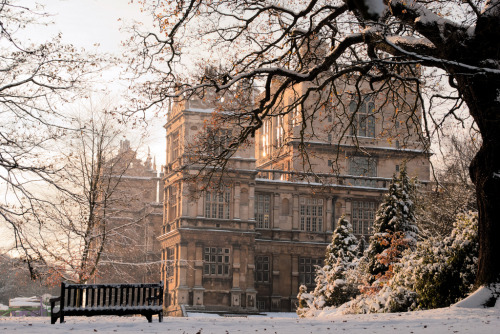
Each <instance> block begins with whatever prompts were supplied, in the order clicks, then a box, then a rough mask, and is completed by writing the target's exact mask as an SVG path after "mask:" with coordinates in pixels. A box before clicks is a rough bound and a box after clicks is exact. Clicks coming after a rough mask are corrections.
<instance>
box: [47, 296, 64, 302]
mask: <svg viewBox="0 0 500 334" xmlns="http://www.w3.org/2000/svg"><path fill="white" fill-rule="evenodd" d="M49 301H50V302H51V303H55V302H60V301H61V296H59V297H54V298H50V299H49Z"/></svg>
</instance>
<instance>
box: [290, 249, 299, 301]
mask: <svg viewBox="0 0 500 334" xmlns="http://www.w3.org/2000/svg"><path fill="white" fill-rule="evenodd" d="M291 261H292V262H291V263H292V266H291V267H292V291H291V296H290V297H292V298H296V297H297V294H298V293H299V256H298V255H291Z"/></svg>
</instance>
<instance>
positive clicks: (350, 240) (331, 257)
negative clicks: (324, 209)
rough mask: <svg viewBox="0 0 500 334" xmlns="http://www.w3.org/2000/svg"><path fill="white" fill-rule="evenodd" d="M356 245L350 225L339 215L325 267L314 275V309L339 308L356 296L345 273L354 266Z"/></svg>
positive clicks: (353, 286) (328, 248) (326, 256)
mask: <svg viewBox="0 0 500 334" xmlns="http://www.w3.org/2000/svg"><path fill="white" fill-rule="evenodd" d="M357 244H358V242H357V239H356V237H355V236H354V234H352V227H351V224H350V223H349V222H348V221H347V220H346V219H345V218H344V217H343V216H342V217H341V218H340V219H339V221H338V224H337V228H336V229H335V231H334V232H333V236H332V242H331V243H330V244H329V245H328V247H327V249H326V254H325V264H324V266H323V267H322V268H318V270H317V272H316V288H315V290H314V292H313V296H314V302H313V304H314V307H315V308H319V309H321V308H323V307H327V306H339V305H341V304H343V303H345V302H347V301H349V300H350V299H351V298H352V297H354V296H355V295H356V293H357V288H356V286H355V284H353V283H352V282H349V280H348V279H347V273H348V271H349V270H352V269H353V268H354V267H355V266H356V250H357Z"/></svg>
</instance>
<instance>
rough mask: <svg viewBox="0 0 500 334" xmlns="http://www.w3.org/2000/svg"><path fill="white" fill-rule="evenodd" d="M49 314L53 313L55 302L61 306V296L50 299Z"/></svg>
mask: <svg viewBox="0 0 500 334" xmlns="http://www.w3.org/2000/svg"><path fill="white" fill-rule="evenodd" d="M49 301H50V312H51V313H52V312H54V308H55V307H56V302H59V304H61V296H59V297H55V298H50V299H49Z"/></svg>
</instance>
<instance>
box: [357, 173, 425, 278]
mask: <svg viewBox="0 0 500 334" xmlns="http://www.w3.org/2000/svg"><path fill="white" fill-rule="evenodd" d="M414 197H415V181H414V180H411V179H410V178H409V177H408V174H407V172H406V167H405V166H403V167H402V168H401V171H400V173H399V175H396V174H395V175H394V176H393V179H392V181H391V183H390V185H389V192H388V194H387V195H385V197H384V201H383V202H382V203H381V204H380V207H379V209H378V210H377V214H376V216H375V221H374V223H373V232H374V234H373V236H372V237H370V242H369V247H368V250H367V252H366V254H365V257H366V259H365V260H366V263H367V265H366V268H367V271H368V274H370V275H371V279H370V281H372V282H373V281H374V280H376V277H377V275H383V274H384V273H385V272H386V271H387V270H388V269H389V266H390V263H383V261H379V255H380V254H383V253H384V252H385V251H386V250H388V249H389V248H391V242H392V240H397V238H395V233H399V232H402V233H403V237H404V239H405V242H404V243H401V242H399V241H398V242H399V243H400V245H399V246H398V247H399V248H400V251H403V250H404V248H408V247H409V248H414V247H415V246H416V243H417V235H418V228H417V224H416V218H415V205H414ZM403 244H404V245H403Z"/></svg>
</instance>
